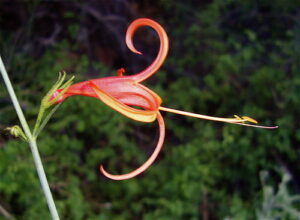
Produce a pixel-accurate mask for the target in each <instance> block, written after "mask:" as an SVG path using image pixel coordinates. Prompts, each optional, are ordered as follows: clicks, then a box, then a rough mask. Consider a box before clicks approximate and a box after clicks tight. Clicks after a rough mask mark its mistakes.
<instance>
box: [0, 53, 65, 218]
mask: <svg viewBox="0 0 300 220" xmlns="http://www.w3.org/2000/svg"><path fill="white" fill-rule="evenodd" d="M0 72H1V74H2V77H3V80H4V82H5V85H6V87H7V91H8V93H9V95H10V98H11V100H12V102H13V105H14V107H15V110H16V112H17V115H18V117H19V120H20V123H21V126H22V128H23V130H24V132H25V135H26V136H27V138H28V142H29V146H30V149H31V153H32V156H33V161H34V165H35V167H36V170H37V173H38V177H39V179H40V183H41V186H42V190H43V192H44V195H45V197H46V200H47V204H48V207H49V210H50V213H51V216H52V219H53V220H59V216H58V212H57V209H56V207H55V203H54V200H53V197H52V194H51V191H50V187H49V184H48V181H47V177H46V174H45V171H44V168H43V164H42V161H41V158H40V155H39V151H38V148H37V144H36V139H35V138H34V137H33V136H32V134H31V131H30V129H29V126H28V123H27V121H26V119H25V116H24V114H23V111H22V109H21V107H20V104H19V101H18V99H17V96H16V94H15V92H14V89H13V87H12V84H11V82H10V80H9V77H8V74H7V72H6V69H5V67H4V64H3V61H2V58H1V56H0Z"/></svg>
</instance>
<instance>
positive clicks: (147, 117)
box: [90, 81, 157, 122]
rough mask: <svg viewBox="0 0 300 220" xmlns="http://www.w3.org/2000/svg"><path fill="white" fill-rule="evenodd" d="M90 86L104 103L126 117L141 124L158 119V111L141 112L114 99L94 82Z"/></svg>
mask: <svg viewBox="0 0 300 220" xmlns="http://www.w3.org/2000/svg"><path fill="white" fill-rule="evenodd" d="M90 85H91V87H92V89H93V90H94V91H95V93H96V94H97V96H98V97H99V99H100V100H101V101H102V102H104V103H105V104H106V105H108V106H109V107H111V108H112V109H114V110H116V111H118V112H120V113H121V114H123V115H125V116H126V117H128V118H131V119H133V120H136V121H141V122H153V121H154V120H155V119H156V115H157V111H155V110H154V111H151V110H140V109H135V108H132V107H129V106H127V105H125V104H123V103H121V102H120V101H118V99H116V98H114V97H113V96H111V95H109V94H107V93H105V92H104V91H103V90H101V89H100V88H99V87H97V85H95V84H94V83H93V82H92V81H90Z"/></svg>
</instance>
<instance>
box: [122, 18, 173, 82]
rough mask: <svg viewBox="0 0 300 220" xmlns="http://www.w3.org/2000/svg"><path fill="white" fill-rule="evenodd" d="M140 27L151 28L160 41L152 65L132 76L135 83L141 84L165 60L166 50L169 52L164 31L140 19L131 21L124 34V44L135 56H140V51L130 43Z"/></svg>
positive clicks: (155, 24)
mask: <svg viewBox="0 0 300 220" xmlns="http://www.w3.org/2000/svg"><path fill="white" fill-rule="evenodd" d="M141 26H148V27H151V28H153V29H154V30H155V31H156V32H157V34H158V37H159V40H160V47H159V52H158V54H157V56H156V58H155V60H154V61H153V63H152V64H151V65H150V66H148V67H147V68H146V69H145V70H143V71H141V72H139V73H137V74H135V75H132V78H133V80H135V81H136V82H141V81H143V80H145V79H147V78H149V77H150V76H151V75H153V74H154V73H155V72H156V71H157V70H158V69H159V68H160V66H161V65H162V64H163V62H164V60H165V59H166V56H167V53H168V50H169V39H168V36H167V34H166V32H165V30H164V29H163V28H162V26H160V25H159V24H158V23H156V22H155V21H153V20H150V19H147V18H140V19H137V20H135V21H133V22H132V23H131V24H130V26H129V27H128V29H127V32H126V44H127V47H128V48H129V49H130V50H131V51H132V52H134V53H136V54H142V53H141V52H140V51H138V50H137V49H135V47H134V45H133V42H132V38H133V34H134V33H135V31H136V30H137V29H138V28H139V27H141Z"/></svg>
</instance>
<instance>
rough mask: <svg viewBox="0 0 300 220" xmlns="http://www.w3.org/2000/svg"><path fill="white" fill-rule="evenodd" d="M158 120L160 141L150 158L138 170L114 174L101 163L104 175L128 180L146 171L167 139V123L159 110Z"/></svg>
mask: <svg viewBox="0 0 300 220" xmlns="http://www.w3.org/2000/svg"><path fill="white" fill-rule="evenodd" d="M157 121H158V124H159V132H160V134H159V139H158V143H157V145H156V148H155V150H154V152H153V153H152V155H151V156H150V157H149V158H148V160H147V161H146V162H145V163H144V164H143V165H142V166H140V167H139V168H137V169H136V170H134V171H132V172H130V173H127V174H122V175H113V174H110V173H108V172H107V171H105V169H104V168H103V166H102V165H101V166H100V171H101V173H103V175H104V176H106V177H107V178H110V179H113V180H126V179H130V178H133V177H135V176H137V175H139V174H140V173H142V172H144V171H145V170H146V169H147V168H148V167H149V166H150V165H151V164H152V163H153V162H154V161H155V159H156V158H157V155H158V154H159V152H160V151H161V148H162V146H163V142H164V139H165V123H164V120H163V118H162V116H161V114H160V113H159V112H157Z"/></svg>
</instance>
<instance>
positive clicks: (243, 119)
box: [159, 106, 278, 129]
mask: <svg viewBox="0 0 300 220" xmlns="http://www.w3.org/2000/svg"><path fill="white" fill-rule="evenodd" d="M159 110H162V111H165V112H171V113H174V114H179V115H185V116H189V117H193V118H201V119H205V120H211V121H220V122H226V123H231V124H236V125H242V126H248V127H255V128H265V129H275V128H278V126H263V125H253V124H246V123H245V122H251V123H254V124H257V121H256V120H255V119H253V118H250V117H248V116H242V117H239V116H237V115H234V118H220V117H213V116H208V115H201V114H196V113H191V112H185V111H180V110H177V109H172V108H166V107H162V106H160V107H159Z"/></svg>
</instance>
